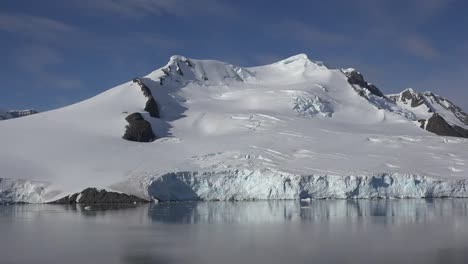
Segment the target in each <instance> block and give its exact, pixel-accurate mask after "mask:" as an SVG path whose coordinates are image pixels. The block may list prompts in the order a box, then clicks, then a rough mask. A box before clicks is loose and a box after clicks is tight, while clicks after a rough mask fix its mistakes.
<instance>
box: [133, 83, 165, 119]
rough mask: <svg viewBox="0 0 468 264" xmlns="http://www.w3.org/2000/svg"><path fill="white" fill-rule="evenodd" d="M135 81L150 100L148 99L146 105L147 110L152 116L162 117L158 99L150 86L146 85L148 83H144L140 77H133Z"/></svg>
mask: <svg viewBox="0 0 468 264" xmlns="http://www.w3.org/2000/svg"><path fill="white" fill-rule="evenodd" d="M133 83H136V84H138V86H140V88H141V91H142V92H143V94H144V95H145V97H146V98H148V101H146V105H145V111H146V112H148V113H149V114H150V116H151V117H155V118H160V117H161V116H160V114H159V107H158V104H157V103H156V100H155V99H154V97H153V95H152V94H151V90H150V89H149V88H148V86H146V84H144V83H143V82H142V80H141V79H139V78H135V79H133Z"/></svg>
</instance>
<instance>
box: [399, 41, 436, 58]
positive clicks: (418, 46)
mask: <svg viewBox="0 0 468 264" xmlns="http://www.w3.org/2000/svg"><path fill="white" fill-rule="evenodd" d="M400 45H401V47H402V49H403V50H405V51H406V52H408V53H409V54H411V55H414V56H417V57H420V58H423V59H426V60H432V59H436V58H438V57H440V52H439V51H438V50H437V49H436V48H435V47H434V46H433V45H432V44H431V42H430V41H429V40H427V39H425V38H424V37H421V36H418V35H412V36H408V37H404V38H401V39H400Z"/></svg>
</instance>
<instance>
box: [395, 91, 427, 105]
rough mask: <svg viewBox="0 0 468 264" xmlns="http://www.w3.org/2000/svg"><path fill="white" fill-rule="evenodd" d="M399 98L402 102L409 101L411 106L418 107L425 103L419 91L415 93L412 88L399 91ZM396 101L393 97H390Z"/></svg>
mask: <svg viewBox="0 0 468 264" xmlns="http://www.w3.org/2000/svg"><path fill="white" fill-rule="evenodd" d="M400 98H401V99H400V100H401V101H402V102H403V103H408V102H411V107H418V106H420V105H422V104H424V103H425V101H424V97H423V96H422V95H421V94H419V93H415V92H414V91H413V89H406V90H404V91H403V92H402V93H401V96H400ZM392 99H394V100H395V101H396V99H395V98H392Z"/></svg>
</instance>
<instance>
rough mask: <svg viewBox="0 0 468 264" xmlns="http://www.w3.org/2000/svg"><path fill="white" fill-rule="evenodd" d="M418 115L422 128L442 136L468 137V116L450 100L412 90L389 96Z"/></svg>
mask: <svg viewBox="0 0 468 264" xmlns="http://www.w3.org/2000/svg"><path fill="white" fill-rule="evenodd" d="M387 97H388V98H390V99H391V100H393V101H394V102H395V103H396V104H397V105H398V106H400V107H402V108H404V109H407V110H409V111H411V112H412V113H414V114H415V115H416V118H417V120H418V122H419V124H420V126H421V128H423V129H426V130H428V131H429V132H432V133H435V134H437V135H441V136H455V137H468V114H467V113H466V112H464V111H463V109H462V108H461V107H459V106H457V105H455V104H454V103H453V102H451V101H450V100H448V99H446V98H444V97H442V96H440V95H436V94H434V93H432V92H429V91H427V92H416V91H414V90H413V89H411V88H408V89H405V90H403V91H402V92H401V93H399V94H391V95H388V96H387Z"/></svg>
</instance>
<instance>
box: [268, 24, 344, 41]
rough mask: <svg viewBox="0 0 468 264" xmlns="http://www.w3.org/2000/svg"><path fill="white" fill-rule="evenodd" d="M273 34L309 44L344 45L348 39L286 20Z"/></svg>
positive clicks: (275, 27) (311, 26)
mask: <svg viewBox="0 0 468 264" xmlns="http://www.w3.org/2000/svg"><path fill="white" fill-rule="evenodd" d="M272 34H274V35H279V36H281V37H284V36H290V37H292V38H293V39H295V40H299V41H302V42H306V43H309V44H326V45H330V44H331V45H336V44H343V43H344V41H346V39H347V38H346V36H345V35H344V34H340V33H335V32H329V31H325V30H322V29H319V28H318V27H316V26H314V25H310V24H307V23H303V22H300V21H297V20H286V21H282V22H281V23H279V24H276V25H274V26H273V27H272Z"/></svg>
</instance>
